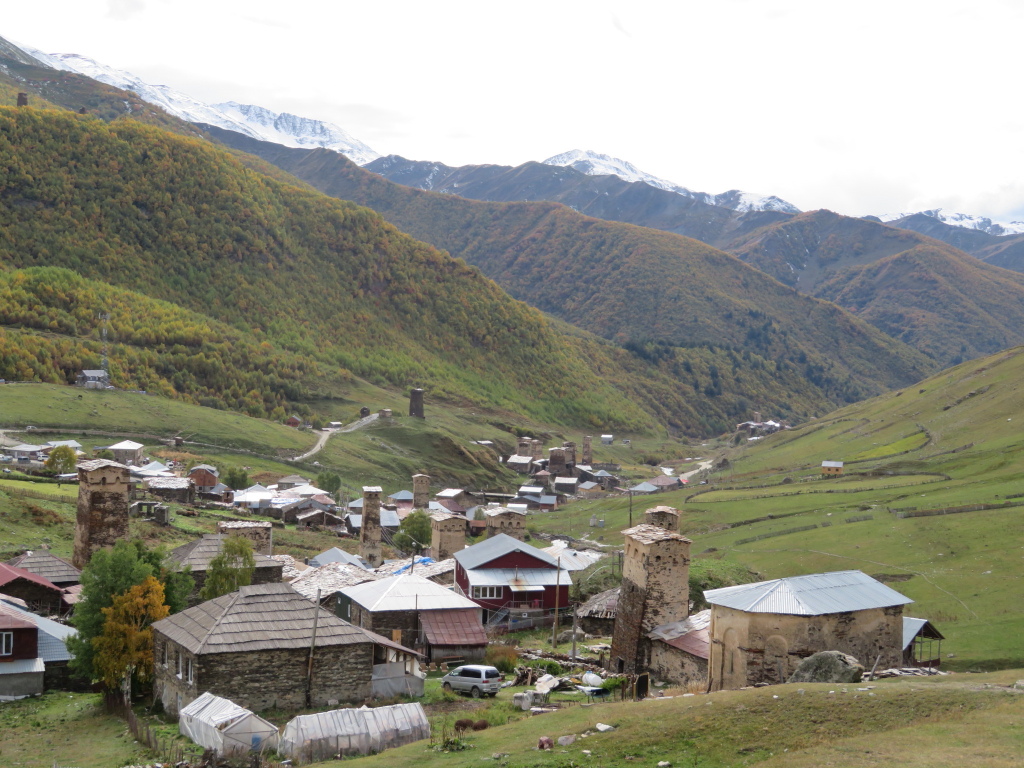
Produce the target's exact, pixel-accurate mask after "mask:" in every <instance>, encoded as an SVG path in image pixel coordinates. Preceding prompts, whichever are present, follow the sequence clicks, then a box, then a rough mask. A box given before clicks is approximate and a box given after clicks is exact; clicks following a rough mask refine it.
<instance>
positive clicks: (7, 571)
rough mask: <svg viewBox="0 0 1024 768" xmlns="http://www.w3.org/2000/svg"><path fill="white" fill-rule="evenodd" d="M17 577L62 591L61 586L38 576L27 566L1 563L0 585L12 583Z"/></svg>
mask: <svg viewBox="0 0 1024 768" xmlns="http://www.w3.org/2000/svg"><path fill="white" fill-rule="evenodd" d="M16 579H25V580H26V581H31V582H33V583H34V584H38V585H39V586H41V587H47V588H48V589H51V590H56V591H57V592H60V587H58V586H57V585H56V584H54V583H53V582H52V581H50V580H49V579H46V578H43V577H42V576H37V575H36V574H34V573H32V572H31V571H29V570H27V569H25V568H16V567H15V566H13V565H7V563H0V587H2V586H4V585H5V584H10V583H11V582H12V581H15V580H16Z"/></svg>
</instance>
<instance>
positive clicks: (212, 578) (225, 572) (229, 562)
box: [199, 536, 256, 600]
mask: <svg viewBox="0 0 1024 768" xmlns="http://www.w3.org/2000/svg"><path fill="white" fill-rule="evenodd" d="M255 570H256V557H255V555H253V551H252V542H251V541H249V540H248V539H246V538H243V537H241V536H228V537H227V538H226V539H224V545H223V546H222V547H221V550H220V554H219V555H217V556H216V557H215V558H213V560H211V561H210V567H209V568H208V569H207V570H206V583H205V584H203V588H202V589H201V590H199V597H201V598H202V599H203V600H212V599H213V598H215V597H220V596H221V595H226V594H228V593H229V592H234V591H235V590H236V589H238V588H239V587H245V586H248V585H249V584H252V575H253V572H254V571H255Z"/></svg>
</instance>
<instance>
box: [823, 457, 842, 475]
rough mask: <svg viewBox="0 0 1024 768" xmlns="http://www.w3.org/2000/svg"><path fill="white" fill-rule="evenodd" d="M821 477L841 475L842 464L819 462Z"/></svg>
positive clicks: (838, 462) (837, 462) (839, 462)
mask: <svg viewBox="0 0 1024 768" xmlns="http://www.w3.org/2000/svg"><path fill="white" fill-rule="evenodd" d="M821 474H822V477H839V476H840V475H842V474H843V462H841V461H823V462H821Z"/></svg>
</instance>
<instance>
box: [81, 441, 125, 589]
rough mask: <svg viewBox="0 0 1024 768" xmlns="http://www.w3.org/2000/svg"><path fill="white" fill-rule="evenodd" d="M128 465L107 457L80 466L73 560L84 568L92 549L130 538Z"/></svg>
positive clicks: (82, 463) (109, 545) (93, 550)
mask: <svg viewBox="0 0 1024 768" xmlns="http://www.w3.org/2000/svg"><path fill="white" fill-rule="evenodd" d="M130 482H131V480H130V476H129V474H128V467H126V466H125V465H124V464H118V463H117V462H116V461H110V460H108V459H94V460H92V461H83V462H81V463H80V464H79V465H78V512H77V514H76V516H75V549H74V554H73V556H72V559H71V561H72V563H73V565H74V566H75V567H76V568H79V569H81V568H84V567H85V566H86V564H87V563H88V562H89V559H90V558H91V557H92V554H93V552H95V551H96V550H98V549H103V548H104V547H112V546H114V544H115V542H117V540H118V539H127V538H128V507H129V503H128V497H129V495H130V493H131V486H130Z"/></svg>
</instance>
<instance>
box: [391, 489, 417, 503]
mask: <svg viewBox="0 0 1024 768" xmlns="http://www.w3.org/2000/svg"><path fill="white" fill-rule="evenodd" d="M388 498H389V499H391V500H392V501H412V500H413V498H414V496H413V494H412V491H395V492H394V493H392V494H391V495H390V496H388Z"/></svg>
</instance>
